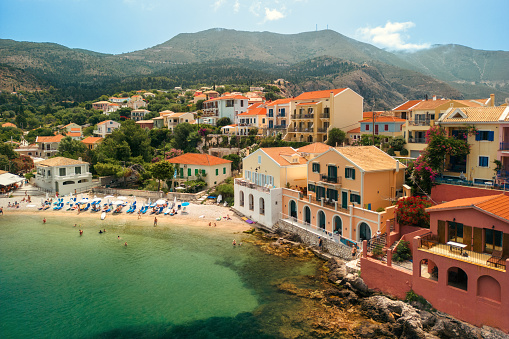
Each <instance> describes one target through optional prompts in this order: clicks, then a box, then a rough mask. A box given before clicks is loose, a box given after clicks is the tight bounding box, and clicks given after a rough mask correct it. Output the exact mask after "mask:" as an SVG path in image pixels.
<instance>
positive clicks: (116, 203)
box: [113, 200, 124, 205]
mask: <svg viewBox="0 0 509 339" xmlns="http://www.w3.org/2000/svg"><path fill="white" fill-rule="evenodd" d="M123 204H124V202H123V201H122V200H117V201H115V202H114V203H113V205H123Z"/></svg>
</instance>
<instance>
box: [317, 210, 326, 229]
mask: <svg viewBox="0 0 509 339" xmlns="http://www.w3.org/2000/svg"><path fill="white" fill-rule="evenodd" d="M317 226H318V227H319V228H321V229H322V230H324V229H325V213H324V212H323V211H319V212H318V224H317Z"/></svg>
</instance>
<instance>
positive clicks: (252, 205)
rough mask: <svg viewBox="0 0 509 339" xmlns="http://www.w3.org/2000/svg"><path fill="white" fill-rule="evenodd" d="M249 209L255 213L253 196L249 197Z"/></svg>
mask: <svg viewBox="0 0 509 339" xmlns="http://www.w3.org/2000/svg"><path fill="white" fill-rule="evenodd" d="M249 209H250V210H251V211H254V197H253V195H252V194H250V195H249Z"/></svg>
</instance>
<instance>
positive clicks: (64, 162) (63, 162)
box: [37, 157, 88, 167]
mask: <svg viewBox="0 0 509 339" xmlns="http://www.w3.org/2000/svg"><path fill="white" fill-rule="evenodd" d="M83 164H88V162H84V161H81V160H75V159H70V158H64V157H55V158H51V159H47V160H43V161H40V162H38V163H37V166H48V167H53V166H69V165H83Z"/></svg>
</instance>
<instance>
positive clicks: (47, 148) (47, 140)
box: [35, 134, 64, 159]
mask: <svg viewBox="0 0 509 339" xmlns="http://www.w3.org/2000/svg"><path fill="white" fill-rule="evenodd" d="M63 138H64V136H63V135H62V134H57V135H52V136H42V137H41V136H38V137H37V138H36V139H35V143H36V144H37V146H38V148H39V156H40V157H41V158H45V159H46V158H50V157H52V156H54V155H55V154H56V153H57V152H58V145H60V141H62V139H63Z"/></svg>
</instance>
